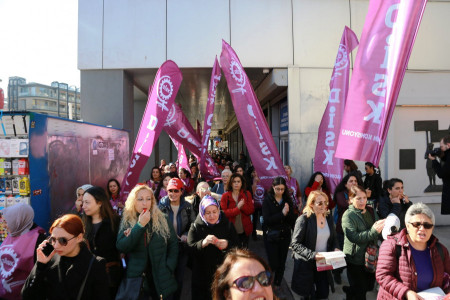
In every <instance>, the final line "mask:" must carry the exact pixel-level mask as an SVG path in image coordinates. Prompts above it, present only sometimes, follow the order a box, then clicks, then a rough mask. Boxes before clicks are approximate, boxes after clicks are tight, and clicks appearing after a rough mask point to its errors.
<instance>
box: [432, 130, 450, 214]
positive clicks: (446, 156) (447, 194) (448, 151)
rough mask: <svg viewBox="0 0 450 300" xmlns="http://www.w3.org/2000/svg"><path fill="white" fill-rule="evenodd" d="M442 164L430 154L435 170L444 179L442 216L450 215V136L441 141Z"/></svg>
mask: <svg viewBox="0 0 450 300" xmlns="http://www.w3.org/2000/svg"><path fill="white" fill-rule="evenodd" d="M441 151H442V152H443V153H442V156H441V162H440V163H439V162H438V160H437V159H436V156H432V155H431V154H428V158H429V159H431V160H432V161H433V169H434V171H436V174H437V176H438V177H439V178H441V179H442V182H443V186H442V203H441V214H442V215H450V135H447V136H445V137H443V138H442V139H441Z"/></svg>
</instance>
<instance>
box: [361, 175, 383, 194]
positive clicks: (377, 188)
mask: <svg viewBox="0 0 450 300" xmlns="http://www.w3.org/2000/svg"><path fill="white" fill-rule="evenodd" d="M382 185H383V182H382V179H381V176H380V174H377V173H376V172H375V173H374V174H373V175H372V176H370V175H366V178H364V188H365V189H370V190H371V191H372V194H371V195H370V198H367V199H368V200H374V201H378V200H379V199H380V197H381V191H382Z"/></svg>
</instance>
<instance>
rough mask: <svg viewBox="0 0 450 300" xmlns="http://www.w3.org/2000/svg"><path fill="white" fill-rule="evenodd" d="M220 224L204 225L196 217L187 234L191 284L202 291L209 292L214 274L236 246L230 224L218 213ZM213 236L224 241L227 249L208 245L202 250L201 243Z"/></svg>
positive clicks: (235, 236)
mask: <svg viewBox="0 0 450 300" xmlns="http://www.w3.org/2000/svg"><path fill="white" fill-rule="evenodd" d="M220 214H221V217H220V222H219V223H218V224H215V225H209V226H208V225H206V224H205V222H203V220H202V219H201V218H200V215H198V216H197V218H196V219H195V222H194V223H193V224H192V225H191V229H190V230H189V233H188V240H187V242H188V245H189V247H190V248H191V250H192V284H193V285H195V286H199V287H200V288H202V289H206V290H209V289H210V287H211V283H212V279H213V276H214V272H215V271H216V269H217V267H218V266H219V265H221V264H222V262H223V259H224V257H225V254H226V252H227V251H228V250H230V249H231V248H233V247H236V246H237V245H238V237H237V233H236V230H235V229H234V226H233V224H232V223H230V222H229V221H228V219H227V217H226V216H225V214H224V213H223V212H220ZM210 234H212V235H214V236H216V237H217V238H218V239H226V240H227V241H228V247H227V248H226V249H225V250H219V248H217V247H216V246H214V245H211V244H209V245H208V246H206V247H205V248H202V242H203V240H204V239H205V238H206V236H208V235H210Z"/></svg>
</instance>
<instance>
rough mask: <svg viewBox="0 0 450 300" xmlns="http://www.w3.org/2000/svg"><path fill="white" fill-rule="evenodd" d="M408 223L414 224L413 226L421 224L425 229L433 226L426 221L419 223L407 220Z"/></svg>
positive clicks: (417, 226) (416, 226)
mask: <svg viewBox="0 0 450 300" xmlns="http://www.w3.org/2000/svg"><path fill="white" fill-rule="evenodd" d="M408 223H409V224H411V225H412V226H414V227H415V228H419V227H420V226H423V228H425V229H431V228H433V226H434V225H433V224H430V223H427V222H424V223H420V222H412V223H411V222H408Z"/></svg>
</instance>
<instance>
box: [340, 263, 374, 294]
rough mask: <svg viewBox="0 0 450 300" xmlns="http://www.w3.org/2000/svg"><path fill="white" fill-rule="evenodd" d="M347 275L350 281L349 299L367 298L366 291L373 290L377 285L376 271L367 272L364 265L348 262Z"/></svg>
mask: <svg viewBox="0 0 450 300" xmlns="http://www.w3.org/2000/svg"><path fill="white" fill-rule="evenodd" d="M347 277H348V282H349V283H350V290H349V293H348V294H347V300H353V299H355V300H366V293H367V292H368V291H371V290H373V287H374V285H375V273H369V272H367V271H366V269H365V267H364V265H362V266H360V265H354V264H351V263H348V262H347Z"/></svg>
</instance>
